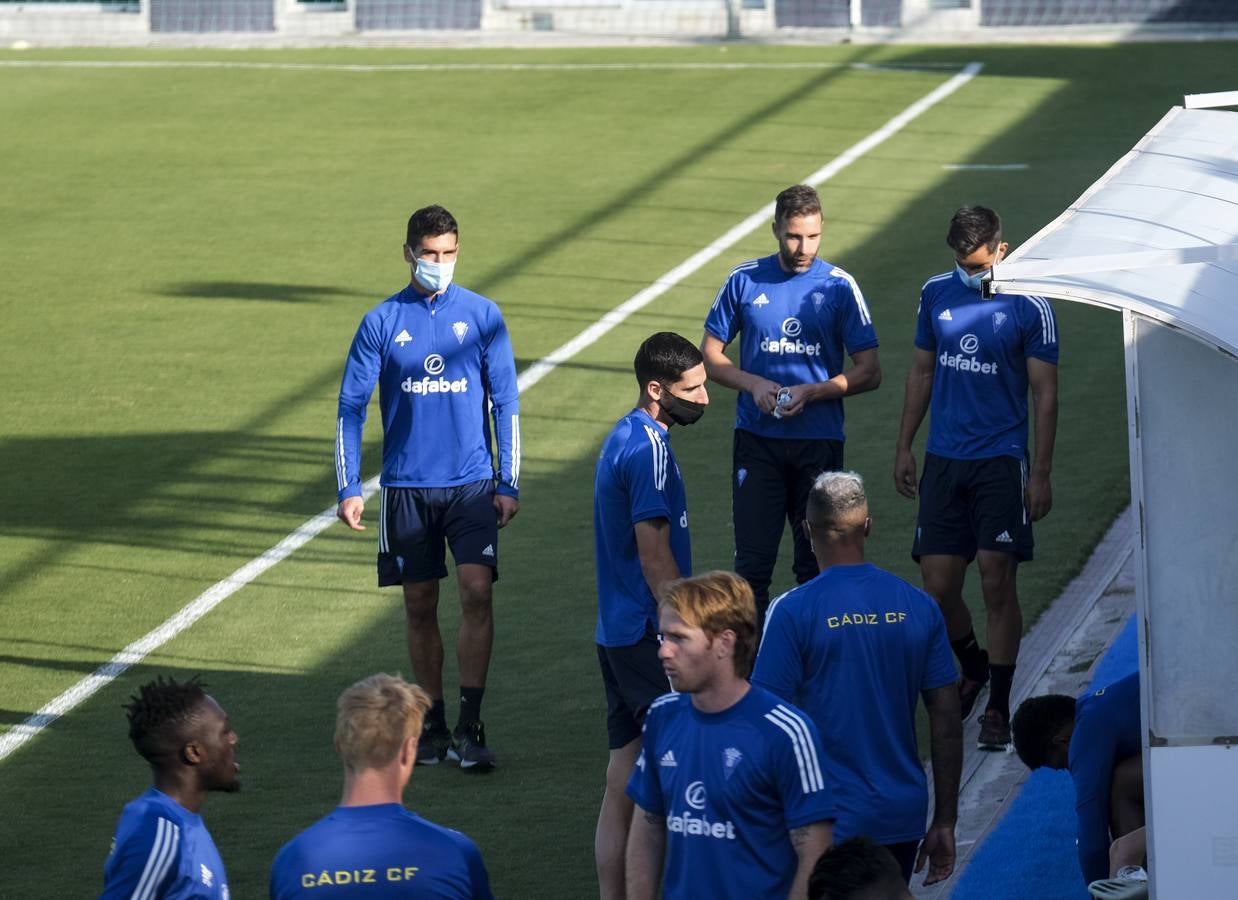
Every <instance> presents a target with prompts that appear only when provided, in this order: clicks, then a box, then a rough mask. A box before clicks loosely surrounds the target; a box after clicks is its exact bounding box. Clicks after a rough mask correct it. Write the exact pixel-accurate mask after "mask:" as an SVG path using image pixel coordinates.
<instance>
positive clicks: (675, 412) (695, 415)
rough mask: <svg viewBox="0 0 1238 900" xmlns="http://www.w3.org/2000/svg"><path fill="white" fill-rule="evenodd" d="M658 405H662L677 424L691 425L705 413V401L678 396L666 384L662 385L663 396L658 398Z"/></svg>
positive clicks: (663, 410) (663, 409)
mask: <svg viewBox="0 0 1238 900" xmlns="http://www.w3.org/2000/svg"><path fill="white" fill-rule="evenodd" d="M658 406H660V407H662V412H664V413H666V414H667V415H668V416H670V419H671V421H672V422H674V423H675V424H676V425H691V424H693V423H694V422H695V421H696V420H697V419H699V418H700V417H701V416H703V415H704V414H705V404H704V403H697V402H696V401H695V400H685V399H684V398H683V397H676V396H675V395H674V394H672V393H671V389H670V388H668V387H667V386H666V385H662V397H661V399H659V400H658Z"/></svg>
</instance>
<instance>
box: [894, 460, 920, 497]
mask: <svg viewBox="0 0 1238 900" xmlns="http://www.w3.org/2000/svg"><path fill="white" fill-rule="evenodd" d="M894 489H895V490H896V491H898V492H899V493H900V494H902V495H903V496H904V497H906V498H907V499H908V500H914V499H916V457H915V454H913V453H912V452H911V451H910V450H903V449H898V450H895V451H894Z"/></svg>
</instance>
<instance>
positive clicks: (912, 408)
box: [897, 366, 933, 451]
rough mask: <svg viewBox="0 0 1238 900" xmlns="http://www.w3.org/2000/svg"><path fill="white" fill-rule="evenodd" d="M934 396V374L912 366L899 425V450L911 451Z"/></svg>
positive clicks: (908, 375) (904, 392) (905, 389)
mask: <svg viewBox="0 0 1238 900" xmlns="http://www.w3.org/2000/svg"><path fill="white" fill-rule="evenodd" d="M932 396H933V373H932V371H931V370H930V371H929V372H928V374H927V375H926V374H925V373H924V372H922V371H920V370H918V369H917V367H915V366H912V368H911V371H910V372H908V373H907V383H906V386H905V388H904V390H903V414H902V416H901V417H900V418H899V424H898V444H897V447H898V449H899V450H907V451H910V450H911V442H912V441H914V440H915V439H916V432H917V431H918V430H919V429H920V423H921V422H923V421H924V416H925V413H927V412H928V408H929V400H930V399H931V398H932Z"/></svg>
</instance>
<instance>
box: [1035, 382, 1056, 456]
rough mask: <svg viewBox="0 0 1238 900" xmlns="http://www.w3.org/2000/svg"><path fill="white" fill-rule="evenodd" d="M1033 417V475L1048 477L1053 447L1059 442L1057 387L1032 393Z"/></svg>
mask: <svg viewBox="0 0 1238 900" xmlns="http://www.w3.org/2000/svg"><path fill="white" fill-rule="evenodd" d="M1032 416H1033V422H1034V428H1035V435H1036V444H1035V447H1034V453H1035V455H1034V457H1033V458H1032V474H1034V475H1041V476H1044V477H1046V478H1047V477H1048V476H1049V473H1050V472H1051V471H1052V470H1053V445H1054V444H1055V443H1056V441H1057V386H1056V385H1053V386H1052V387H1042V388H1040V389H1039V390H1036V389H1033V391H1032Z"/></svg>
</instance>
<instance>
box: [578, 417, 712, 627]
mask: <svg viewBox="0 0 1238 900" xmlns="http://www.w3.org/2000/svg"><path fill="white" fill-rule="evenodd" d="M650 519H666V520H667V522H668V523H669V524H670V544H671V555H672V556H674V557H675V563H676V565H678V566H679V574H680V575H681V576H683V577H685V578H686V577H687V576H688V575H690V574H692V545H691V542H690V541H689V539H688V501H687V497H686V495H685V494H684V486H683V478H682V477H681V476H680V474H679V463H677V462H675V454H674V453H672V452H671V441H670V435H669V434H668V433H667V430H666V429H665V428H663V427H662V426H661V425H659V424H658V423H657V422H655V421H654V419H653V417H652V416H650V415H649V414H648V413H646V412H645V411H643V410H641V409H634V410H632V411H631V412H630V413H628V414H627V415H626V416H624V417H623V418H622V419H620V420H619V421H618V422H616V423H615V427H614V428H612V429H611V430H610V434H608V435H607V436H606V440H605V441H603V442H602V452H601V454H600V455H599V456H598V464H597V472H596V476H595V478H594V486H593V539H594V551H595V556H596V564H597V580H598V623H597V630H596V633H595V636H594V638H595V640H596V641H597V643H599V644H601V645H602V646H604V647H630V646H632V645H633V644H635V643H637V642H639V641H640V639H641V638H642V637H644V636H645V634H646V633H647V632H648V631H649V630H650V629H653V630H654V631H656V630H657V627H658V604H657V601H656V600H655V599H654V596H653V592H652V591H651V590H650V589H649V584H648V582H646V581H645V573H644V572H643V571H641V565H640V555H639V554H638V553H637V549H636V532H635V530H634V529H633V526H634V525H635V524H636V523H637V522H645V521H648V520H650Z"/></svg>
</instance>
